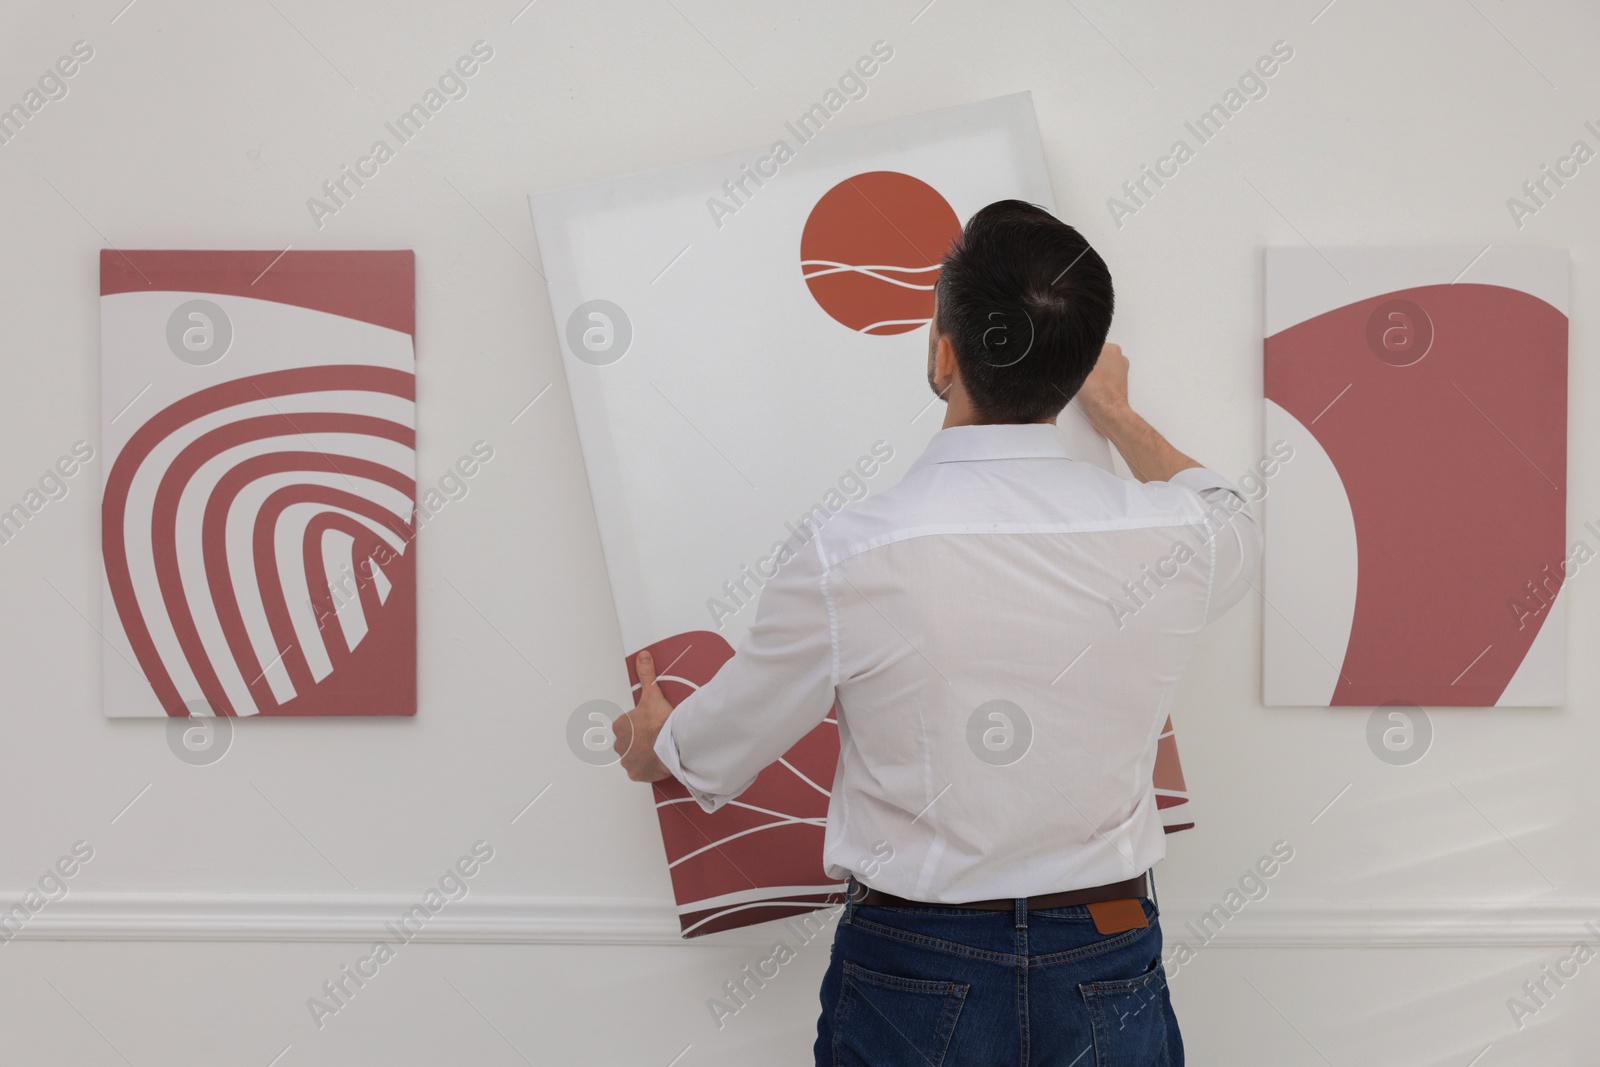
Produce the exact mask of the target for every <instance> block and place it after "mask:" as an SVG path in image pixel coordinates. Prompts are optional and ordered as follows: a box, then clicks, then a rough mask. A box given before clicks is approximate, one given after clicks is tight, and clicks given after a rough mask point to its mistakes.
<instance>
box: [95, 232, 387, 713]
mask: <svg viewBox="0 0 1600 1067" xmlns="http://www.w3.org/2000/svg"><path fill="white" fill-rule="evenodd" d="M414 275H415V270H414V264H413V256H412V253H411V252H409V251H388V252H299V251H292V250H286V251H281V252H274V251H261V252H249V251H126V252H122V251H117V250H114V249H107V250H105V251H104V252H103V253H102V255H101V261H100V293H101V296H100V327H101V434H102V441H103V443H104V452H105V454H106V460H107V461H106V467H105V475H104V489H103V493H102V498H101V543H102V544H101V549H102V556H103V560H104V568H105V570H104V581H105V585H104V597H103V622H104V625H103V634H104V637H105V641H104V645H103V647H104V654H103V661H104V664H105V670H104V679H105V691H104V708H105V713H106V714H107V715H110V716H184V715H221V716H240V715H413V714H415V713H416V647H417V640H416V627H417V623H416V544H415V538H416V507H415V503H416V462H415V448H416V413H415V407H416V376H415V371H416V356H415V343H414V338H415V332H416V331H415V312H414V292H415V282H414Z"/></svg>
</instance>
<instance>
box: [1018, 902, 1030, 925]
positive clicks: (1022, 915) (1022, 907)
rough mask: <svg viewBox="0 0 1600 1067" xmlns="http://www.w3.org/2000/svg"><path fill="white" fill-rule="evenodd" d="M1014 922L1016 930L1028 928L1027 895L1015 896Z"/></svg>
mask: <svg viewBox="0 0 1600 1067" xmlns="http://www.w3.org/2000/svg"><path fill="white" fill-rule="evenodd" d="M1016 923H1017V929H1018V930H1026V929H1027V928H1028V898H1027V897H1017V898H1016Z"/></svg>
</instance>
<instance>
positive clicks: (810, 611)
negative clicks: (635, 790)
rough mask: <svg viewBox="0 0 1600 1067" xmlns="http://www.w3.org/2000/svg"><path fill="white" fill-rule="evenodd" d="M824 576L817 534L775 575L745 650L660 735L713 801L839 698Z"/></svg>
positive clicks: (670, 761)
mask: <svg viewBox="0 0 1600 1067" xmlns="http://www.w3.org/2000/svg"><path fill="white" fill-rule="evenodd" d="M826 580H827V574H826V570H825V568H824V567H823V565H822V559H821V554H820V552H819V549H818V545H817V540H816V539H815V538H813V539H812V540H811V541H810V542H809V543H807V544H805V545H803V546H802V547H801V548H800V549H799V550H798V552H797V554H796V555H795V556H794V557H793V558H792V559H790V560H789V561H788V562H786V563H784V564H782V565H781V566H780V567H779V568H778V572H777V574H776V575H775V576H774V577H773V578H772V579H771V580H770V581H768V582H767V584H766V586H765V588H764V589H763V590H762V592H761V600H760V603H759V604H758V605H757V606H756V615H755V620H754V622H753V623H752V625H751V628H750V633H749V635H748V636H747V637H746V638H745V639H744V642H743V643H742V644H741V645H740V646H739V651H738V652H737V653H736V654H735V655H734V657H733V658H732V659H730V660H729V661H728V662H727V663H725V664H723V666H722V669H721V670H720V671H718V672H717V673H716V675H715V676H714V677H713V678H712V679H711V680H710V681H709V682H707V683H706V684H705V685H703V686H701V687H700V688H699V689H698V690H697V691H696V692H694V693H693V694H691V695H690V696H689V697H688V698H686V699H685V700H684V701H683V703H681V704H679V705H678V706H677V707H676V708H674V709H673V711H672V714H671V715H670V716H668V717H667V721H666V723H665V724H664V725H663V726H662V728H661V733H660V734H658V735H657V737H656V745H655V752H656V755H657V756H659V757H660V759H661V762H662V763H664V764H666V766H667V769H668V770H670V771H671V772H672V774H673V777H675V778H677V779H678V781H680V782H682V783H683V784H684V786H685V787H686V788H687V789H688V790H689V793H690V795H692V796H693V797H694V798H695V800H696V801H698V802H699V804H700V806H701V807H702V808H704V809H705V810H706V811H715V810H717V809H718V808H719V807H721V806H722V805H723V804H726V803H727V802H728V801H730V800H732V799H733V798H734V797H736V796H738V795H739V794H740V793H742V792H744V791H745V790H746V789H748V788H749V786H750V784H751V783H752V782H753V781H755V778H756V775H757V774H759V773H760V772H761V770H762V768H764V767H766V766H767V765H768V764H770V763H772V762H773V761H774V760H776V759H777V758H778V757H779V756H782V755H783V754H784V753H785V752H787V751H788V750H789V749H790V748H791V747H792V746H793V745H794V743H795V742H796V741H798V740H800V738H802V737H804V736H805V735H806V733H807V732H808V731H809V730H811V729H812V727H814V726H816V725H817V724H818V723H819V722H821V721H822V720H823V718H824V717H825V716H826V715H827V714H828V709H829V708H831V707H832V706H833V702H834V686H835V685H836V684H837V681H838V678H837V676H836V657H835V641H834V633H833V628H832V612H831V610H830V603H829V599H828V595H827V586H826Z"/></svg>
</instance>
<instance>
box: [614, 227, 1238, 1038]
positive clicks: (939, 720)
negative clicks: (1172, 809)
mask: <svg viewBox="0 0 1600 1067" xmlns="http://www.w3.org/2000/svg"><path fill="white" fill-rule="evenodd" d="M1112 306H1113V294H1112V285H1111V277H1110V274H1109V272H1108V271H1107V269H1106V266H1105V263H1104V262H1103V261H1102V260H1101V259H1100V257H1099V255H1097V254H1096V253H1095V251H1094V250H1093V249H1092V248H1090V247H1089V245H1088V243H1087V242H1086V241H1085V240H1084V239H1083V237H1082V236H1081V235H1080V234H1079V233H1078V232H1077V231H1076V230H1074V229H1073V228H1072V227H1070V226H1068V225H1066V224H1064V223H1062V222H1060V221H1058V220H1056V219H1055V218H1052V217H1051V216H1050V215H1049V214H1048V213H1046V212H1045V211H1043V210H1042V209H1040V208H1037V207H1034V206H1032V205H1028V204H1024V203H1021V202H1019V201H1015V200H1007V201H1002V202H999V203H996V204H991V205H990V206H988V207H986V208H984V209H983V210H982V211H979V212H978V213H977V214H976V215H974V216H973V217H972V219H971V220H970V221H969V222H968V223H967V225H966V227H965V229H964V230H963V232H962V236H961V238H960V240H959V242H958V243H957V244H956V245H955V246H954V247H953V248H952V250H951V251H950V253H949V254H948V256H946V258H945V261H944V265H943V269H942V271H941V273H940V277H939V283H938V286H937V290H936V306H935V312H934V319H933V322H932V323H931V325H930V328H929V337H928V381H929V384H930V385H931V386H932V387H933V389H934V391H935V393H936V394H937V395H939V396H941V397H943V398H944V399H945V400H946V402H947V405H948V406H947V410H946V415H945V420H944V427H943V429H941V430H940V432H939V433H937V434H936V435H935V436H934V438H933V440H932V441H931V442H930V443H929V445H928V448H927V451H926V452H924V453H923V455H922V456H921V458H919V459H918V460H917V461H916V463H915V464H914V465H912V467H911V468H910V469H909V470H908V471H907V472H906V474H905V477H904V478H903V479H902V480H901V482H900V484H899V485H897V486H895V487H893V488H892V489H889V490H887V491H885V492H883V493H881V494H879V495H878V496H876V497H873V498H870V499H868V500H865V501H863V502H862V503H860V504H859V505H857V506H855V507H853V508H851V509H849V510H848V511H845V512H843V513H841V514H840V515H838V516H837V517H835V518H834V519H833V520H832V521H830V522H829V523H828V525H827V526H826V527H824V528H822V529H820V530H818V531H817V533H816V536H814V537H813V538H812V539H811V541H810V542H809V543H807V544H805V545H803V546H797V548H796V554H795V556H794V558H793V559H791V560H790V561H789V562H787V563H786V564H785V565H784V566H783V567H782V569H781V570H780V572H779V574H778V576H777V577H776V578H775V579H773V580H772V581H771V582H769V583H768V584H767V586H766V588H765V590H764V591H763V593H762V598H761V603H760V606H759V608H758V610H757V614H756V618H755V621H754V624H753V626H752V628H751V631H750V634H749V636H748V638H747V639H746V640H745V642H744V645H743V647H742V648H741V649H740V650H739V653H738V655H736V656H735V657H734V658H733V659H732V660H730V661H729V662H728V663H727V664H726V665H725V666H724V667H723V668H722V670H721V672H720V673H718V674H717V676H716V677H715V678H714V679H712V681H711V682H710V683H709V684H707V685H706V686H704V687H703V688H701V689H700V690H699V691H698V692H697V693H695V694H694V695H693V696H691V697H689V698H688V699H686V700H685V701H684V702H683V703H682V704H681V705H680V706H679V707H678V708H677V709H676V710H673V709H672V708H671V707H670V706H669V705H668V704H667V702H666V700H665V698H664V697H663V696H662V695H661V690H660V689H659V687H657V686H656V685H655V677H656V672H655V665H654V664H653V663H651V661H650V658H649V656H648V655H647V654H643V653H641V654H640V656H639V660H638V667H639V677H640V681H641V683H642V687H641V695H640V699H639V704H638V706H637V707H636V708H634V709H633V711H631V712H630V713H628V714H627V715H625V716H622V717H621V718H619V719H618V720H617V722H616V732H617V750H618V751H619V752H623V753H624V757H623V765H624V767H625V768H626V769H627V771H628V774H629V776H630V777H631V778H633V779H635V780H641V781H655V780H658V779H660V778H663V777H666V776H667V775H669V774H670V775H673V776H675V777H677V778H678V780H679V781H681V782H682V783H683V784H684V785H685V786H686V787H688V789H689V790H690V792H691V793H692V794H693V795H694V797H695V798H696V800H698V801H699V802H700V804H701V805H702V806H703V807H705V808H706V809H707V810H714V809H715V808H716V807H717V806H719V805H721V804H723V803H726V802H727V801H728V800H730V799H731V798H733V797H735V796H737V795H738V794H739V793H740V792H741V791H742V790H743V789H745V788H746V787H747V786H748V785H749V784H750V782H751V781H752V780H753V779H754V778H755V776H756V774H757V773H758V772H759V771H760V770H761V769H762V768H763V767H765V766H766V765H767V764H768V763H770V762H772V761H773V760H774V759H776V758H777V757H778V756H779V755H781V754H782V753H783V752H784V751H785V750H786V749H788V748H789V746H791V745H792V744H794V742H795V741H797V740H799V738H800V737H801V736H803V735H804V734H805V733H806V732H807V731H808V730H810V729H811V728H812V727H814V726H815V725H816V724H817V723H818V722H819V721H820V720H821V719H822V718H823V716H824V715H826V714H827V711H828V709H829V708H830V707H831V706H832V705H833V703H834V701H835V699H836V698H837V701H838V705H839V716H838V721H839V739H840V746H841V751H840V756H839V765H838V770H837V775H836V777H835V779H834V783H833V795H832V799H831V801H830V803H829V808H828V825H827V833H826V838H825V845H824V856H823V859H824V863H825V864H826V866H827V868H828V870H829V873H830V874H832V875H834V876H837V877H839V878H845V877H849V878H850V879H851V882H852V884H851V895H850V899H849V903H848V904H847V905H846V908H845V910H844V912H843V914H842V915H841V918H840V922H839V927H838V930H837V933H836V936H835V941H834V948H833V957H832V962H831V964H830V965H829V969H828V972H827V975H826V977H825V978H824V979H823V984H822V1015H821V1018H820V1020H819V1022H818V1025H817V1042H816V1050H815V1051H816V1060H817V1063H818V1064H870V1065H871V1067H887V1065H895V1064H907V1065H916V1067H929V1065H934V1067H939V1065H956V1064H978V1063H983V1064H989V1063H996V1064H999V1063H1004V1064H1059V1065H1061V1067H1069V1065H1078V1067H1089V1065H1090V1064H1094V1065H1101V1067H1107V1065H1109V1067H1153V1065H1161V1067H1172V1065H1181V1064H1182V1063H1183V1043H1182V1040H1181V1038H1180V1037H1179V1033H1178V1027H1177V1022H1176V1019H1175V1018H1174V1016H1173V1014H1172V1007H1171V1003H1170V1000H1169V997H1168V994H1167V987H1166V981H1165V974H1164V972H1163V970H1162V966H1161V932H1160V927H1159V923H1158V921H1157V912H1156V909H1155V906H1154V903H1153V900H1152V899H1151V896H1150V890H1149V883H1148V872H1149V870H1150V868H1151V866H1152V865H1153V864H1155V862H1156V861H1157V860H1159V859H1161V858H1162V857H1163V856H1164V855H1165V851H1166V839H1165V836H1164V834H1163V832H1162V825H1161V820H1160V817H1159V814H1158V812H1157V804H1156V798H1155V795H1154V791H1153V787H1152V782H1151V770H1152V767H1153V765H1154V762H1155V756H1156V744H1157V738H1158V736H1159V734H1160V732H1161V728H1162V724H1163V723H1164V722H1165V720H1166V718H1167V714H1168V712H1169V711H1170V710H1171V708H1172V704H1173V698H1174V694H1175V693H1176V690H1177V685H1178V681H1179V679H1180V678H1181V676H1182V674H1183V669H1184V664H1185V662H1186V661H1187V660H1188V658H1189V655H1190V652H1191V651H1192V649H1193V647H1194V640H1195V635H1196V634H1197V633H1198V632H1199V631H1200V629H1201V628H1202V627H1203V626H1204V625H1205V624H1206V623H1208V622H1210V621H1211V620H1213V619H1215V618H1216V617H1217V616H1219V615H1220V614H1222V613H1223V612H1224V611H1226V610H1227V609H1228V608H1229V607H1230V606H1232V605H1233V604H1234V603H1235V602H1237V601H1238V600H1239V599H1240V598H1241V597H1242V596H1243V595H1244V593H1245V592H1246V591H1247V590H1248V589H1249V588H1250V581H1251V578H1250V575H1251V572H1252V571H1253V570H1254V569H1255V567H1256V565H1257V563H1258V560H1259V557H1260V552H1261V541H1260V533H1259V530H1258V529H1257V527H1256V525H1255V522H1254V520H1253V519H1251V518H1250V516H1249V514H1248V513H1247V512H1245V511H1244V510H1243V505H1244V500H1243V498H1242V497H1241V496H1240V495H1239V494H1238V492H1237V491H1236V490H1235V489H1234V488H1233V487H1232V486H1231V485H1230V484H1229V483H1228V482H1227V481H1226V480H1224V479H1223V478H1221V477H1219V476H1218V475H1216V474H1214V473H1212V472H1211V471H1209V470H1206V469H1205V468H1203V467H1201V466H1200V465H1199V464H1198V463H1196V462H1195V461H1194V460H1192V459H1190V458H1189V457H1188V456H1185V455H1184V454H1183V453H1181V452H1179V451H1177V450H1176V449H1175V448H1173V447H1172V446H1171V445H1170V444H1168V443H1167V441H1166V440H1165V439H1164V438H1163V437H1162V436H1161V435H1160V434H1159V433H1157V432H1156V431H1155V430H1154V429H1153V428H1151V427H1150V425H1149V424H1148V423H1146V422H1145V421H1144V420H1143V419H1141V418H1140V417H1139V416H1138V415H1136V414H1135V413H1134V412H1133V410H1132V408H1130V407H1129V405H1128V396H1127V377H1128V361H1127V360H1126V359H1125V358H1124V357H1123V355H1122V352H1121V350H1120V349H1119V348H1118V347H1117V346H1116V345H1106V344H1105V343H1104V342H1105V338H1106V333H1107V331H1108V330H1109V328H1110V325H1111V315H1112ZM1102 346H1103V347H1102ZM1097 360H1098V366H1097V365H1096V364H1097ZM1074 396H1076V397H1077V400H1078V404H1079V406H1080V408H1081V409H1082V411H1083V412H1084V413H1085V414H1086V415H1087V416H1088V417H1089V419H1090V421H1091V422H1092V423H1093V424H1094V426H1095V428H1096V429H1098V430H1099V431H1100V432H1101V433H1103V434H1104V435H1105V436H1107V437H1108V438H1110V440H1111V441H1112V443H1113V444H1115V445H1116V447H1117V449H1118V451H1120V452H1121V454H1122V456H1123V458H1124V459H1125V460H1126V461H1127V463H1128V467H1129V469H1130V470H1132V471H1133V472H1134V474H1135V475H1136V476H1137V477H1138V479H1139V481H1140V482H1143V483H1144V484H1143V485H1139V484H1137V483H1134V482H1130V481H1127V480H1125V479H1121V478H1118V477H1116V476H1114V475H1112V474H1109V473H1107V472H1105V471H1103V470H1100V469H1099V468H1097V467H1094V466H1092V465H1090V464H1087V463H1081V462H1076V461H1074V460H1072V459H1071V458H1070V457H1069V456H1068V455H1067V453H1066V451H1065V450H1064V448H1063V446H1062V443H1061V438H1060V436H1059V431H1058V430H1057V429H1056V427H1055V425H1054V424H1055V420H1056V416H1057V415H1058V414H1060V412H1061V410H1062V409H1063V408H1064V406H1065V405H1066V404H1067V403H1068V402H1069V401H1070V400H1071V399H1072V398H1073V397H1074ZM1091 1049H1093V1051H1094V1054H1093V1055H1092V1056H1090V1055H1088V1053H1089V1050H1091Z"/></svg>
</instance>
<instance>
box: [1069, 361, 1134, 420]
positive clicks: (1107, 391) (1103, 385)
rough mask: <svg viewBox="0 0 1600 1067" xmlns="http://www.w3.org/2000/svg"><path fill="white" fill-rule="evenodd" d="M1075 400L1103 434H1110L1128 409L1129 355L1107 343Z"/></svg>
mask: <svg viewBox="0 0 1600 1067" xmlns="http://www.w3.org/2000/svg"><path fill="white" fill-rule="evenodd" d="M1076 399H1077V401H1078V408H1079V409H1080V410H1081V411H1082V412H1083V414H1084V416H1085V417H1087V418H1088V420H1089V423H1090V425H1092V426H1093V427H1094V428H1095V429H1096V430H1098V431H1100V436H1102V437H1110V436H1111V434H1110V433H1109V432H1108V431H1109V430H1110V428H1111V424H1112V423H1113V422H1114V421H1115V420H1116V417H1117V416H1118V415H1120V414H1122V413H1123V412H1125V411H1127V410H1128V357H1127V356H1125V355H1123V354H1122V346H1121V345H1114V344H1107V345H1106V346H1105V347H1103V348H1101V349H1100V359H1099V361H1098V362H1097V363H1095V365H1094V370H1092V371H1090V372H1089V377H1088V378H1087V379H1085V381H1084V383H1083V388H1081V389H1079V390H1078V395H1077V397H1076Z"/></svg>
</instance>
